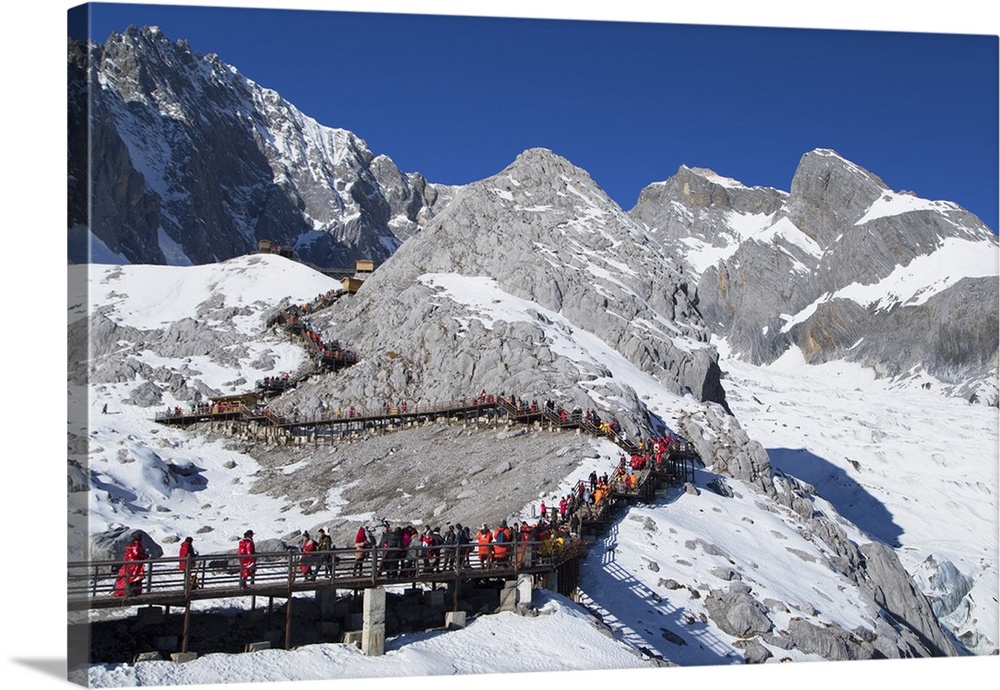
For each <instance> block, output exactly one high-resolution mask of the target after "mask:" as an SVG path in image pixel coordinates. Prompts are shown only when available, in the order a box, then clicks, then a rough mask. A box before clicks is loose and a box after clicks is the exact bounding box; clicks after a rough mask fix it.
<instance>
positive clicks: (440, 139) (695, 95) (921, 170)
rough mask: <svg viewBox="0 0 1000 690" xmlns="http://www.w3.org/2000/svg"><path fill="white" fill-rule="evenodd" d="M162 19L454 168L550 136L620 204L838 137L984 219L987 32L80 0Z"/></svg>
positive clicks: (239, 63)
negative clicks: (682, 180) (697, 171)
mask: <svg viewBox="0 0 1000 690" xmlns="http://www.w3.org/2000/svg"><path fill="white" fill-rule="evenodd" d="M91 8H92V12H91V18H92V24H91V29H90V31H91V37H92V38H93V39H94V40H97V41H104V40H105V39H106V38H107V36H108V35H109V34H110V33H111V32H112V31H121V30H123V29H125V28H126V27H127V26H128V25H130V24H134V25H137V26H142V25H157V26H159V27H160V28H161V29H162V30H163V32H164V34H165V35H166V36H167V37H168V38H170V39H172V40H178V39H186V40H188V41H189V42H190V44H191V48H192V49H193V50H195V51H197V52H202V53H217V54H218V55H219V56H220V57H221V58H222V59H223V60H224V61H225V62H228V63H229V64H231V65H233V66H235V67H236V68H237V69H238V70H239V71H240V72H242V73H243V74H244V75H246V76H247V77H250V78H251V79H253V80H254V81H256V82H258V83H259V84H261V85H263V86H266V87H269V88H273V89H275V90H276V91H278V92H279V93H280V94H281V95H282V96H284V97H285V98H286V99H287V100H289V101H290V102H292V103H293V104H294V105H296V106H297V107H298V108H299V109H300V110H302V111H303V112H304V113H306V114H307V115H309V116H311V117H314V118H315V119H316V120H318V121H319V122H320V123H322V124H324V125H328V126H331V127H341V128H345V129H349V130H351V131H353V132H355V133H356V134H357V135H359V136H360V137H362V138H363V139H365V141H366V142H367V143H368V145H369V147H370V148H371V149H372V151H373V152H374V153H376V154H380V153H384V154H386V155H388V156H389V157H390V158H392V159H393V160H394V161H395V162H396V164H397V165H398V166H399V167H400V168H401V169H403V170H405V171H408V172H420V173H422V174H424V175H425V176H426V177H427V178H428V179H429V180H431V181H432V182H440V183H446V184H463V183H467V182H472V181H474V180H478V179H482V178H484V177H488V176H490V175H492V174H494V173H496V172H498V171H499V170H501V169H502V168H504V167H505V166H506V165H508V164H509V163H510V162H511V161H512V160H513V159H514V158H515V157H516V156H517V154H518V153H520V152H521V151H523V150H524V149H527V148H530V147H533V146H544V147H546V148H549V149H552V150H553V151H555V152H556V153H557V154H559V155H562V156H564V157H566V158H567V159H569V160H570V161H571V162H573V163H574V164H576V165H578V166H580V167H582V168H584V169H585V170H587V171H588V172H589V173H590V175H591V176H592V177H593V178H594V180H595V181H596V182H597V183H598V184H599V185H600V186H601V187H603V188H604V189H605V190H606V191H607V192H608V193H609V194H610V195H611V196H612V197H613V198H614V199H615V200H616V201H617V202H618V203H619V205H621V206H622V207H623V208H624V209H626V210H628V209H630V208H631V207H632V206H633V205H634V204H635V202H636V200H637V198H638V195H639V192H640V190H641V189H642V188H643V187H644V186H645V185H647V184H649V183H651V182H654V181H659V180H664V179H666V178H668V177H670V176H671V175H673V174H674V173H675V172H676V171H677V168H678V167H679V166H680V165H689V166H700V167H707V168H711V169H713V170H715V171H716V172H717V173H719V174H722V175H725V176H728V177H732V178H735V179H737V180H739V181H741V182H743V183H744V184H747V185H763V186H771V187H776V188H778V189H783V190H788V189H789V188H790V185H791V180H792V176H793V174H794V171H795V168H796V166H797V164H798V162H799V159H800V158H801V157H802V155H803V154H805V153H806V152H808V151H810V150H812V149H814V148H832V149H834V150H836V151H837V152H838V153H840V154H841V155H843V156H844V157H845V158H848V159H849V160H851V161H853V162H855V163H857V164H858V165H861V166H862V167H864V168H866V169H868V170H870V171H871V172H873V173H875V174H876V175H878V176H879V177H881V178H882V179H883V180H884V181H885V183H886V184H887V185H888V186H889V187H890V188H892V189H894V190H909V191H912V192H914V193H916V194H917V195H919V196H921V197H925V198H929V199H946V200H950V201H955V202H957V203H959V204H961V205H962V206H964V207H966V208H967V209H969V210H970V211H972V212H973V213H975V214H976V215H978V216H979V217H980V218H982V219H983V220H984V221H985V222H986V224H987V225H989V226H990V227H991V228H993V229H994V231H996V229H997V227H998V223H997V215H998V209H997V196H998V192H997V190H998V184H1000V183H998V173H997V170H998V154H997V151H998V136H997V127H998V107H997V102H998V39H997V36H996V35H973V34H960V35H956V34H944V33H936V34H929V33H913V32H908V33H904V32H901V31H888V30H877V31H875V30H866V31H858V30H852V31H841V30H829V29H795V28H761V27H746V26H744V27H735V26H707V25H695V24H686V25H685V24H658V23H640V22H634V21H633V22H614V21H593V20H591V21H581V20H547V19H524V18H521V19H516V18H515V19H509V18H486V17H456V16H443V15H438V16H433V15H422V16H421V15H403V14H392V13H377V14H376V13H371V14H366V13H358V12H354V13H352V12H327V11H316V10H273V9H261V8H233V7H192V6H170V5H131V4H94V5H92V6H91Z"/></svg>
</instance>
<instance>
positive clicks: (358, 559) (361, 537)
mask: <svg viewBox="0 0 1000 690" xmlns="http://www.w3.org/2000/svg"><path fill="white" fill-rule="evenodd" d="M368 545H369V543H368V532H367V531H366V530H365V526H364V525H361V527H358V533H357V534H355V535H354V576H355V577H360V576H361V573H362V572H363V570H364V567H365V559H366V558H368Z"/></svg>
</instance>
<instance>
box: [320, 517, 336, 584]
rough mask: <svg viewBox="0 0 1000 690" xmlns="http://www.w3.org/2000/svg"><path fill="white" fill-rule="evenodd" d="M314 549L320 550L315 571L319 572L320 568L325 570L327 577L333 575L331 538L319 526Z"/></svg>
mask: <svg viewBox="0 0 1000 690" xmlns="http://www.w3.org/2000/svg"><path fill="white" fill-rule="evenodd" d="M316 550H317V551H319V552H320V554H321V555H320V557H319V558H320V565H319V566H317V567H316V571H317V572H319V570H320V568H323V569H325V570H326V574H327V577H333V554H332V553H330V551H333V539H332V538H331V537H330V535H329V534H327V533H326V532H325V531H324V530H323V528H322V527H320V528H319V539H318V540H317V542H316Z"/></svg>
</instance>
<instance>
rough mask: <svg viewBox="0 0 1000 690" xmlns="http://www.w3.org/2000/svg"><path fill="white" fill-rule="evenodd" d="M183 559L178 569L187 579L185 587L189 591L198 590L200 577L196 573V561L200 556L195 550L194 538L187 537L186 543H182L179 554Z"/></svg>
mask: <svg viewBox="0 0 1000 690" xmlns="http://www.w3.org/2000/svg"><path fill="white" fill-rule="evenodd" d="M177 555H178V557H179V558H180V559H181V561H180V563H178V567H179V568H180V569H181V572H183V573H184V574H185V575H187V578H186V579H185V581H184V586H185V587H188V588H189V589H197V587H198V576H197V574H195V572H194V567H195V566H194V559H195V556H197V555H198V554H197V553H196V552H195V550H194V538H193V537H186V538H185V539H184V541H182V542H181V549H180V552H179V553H178V554H177Z"/></svg>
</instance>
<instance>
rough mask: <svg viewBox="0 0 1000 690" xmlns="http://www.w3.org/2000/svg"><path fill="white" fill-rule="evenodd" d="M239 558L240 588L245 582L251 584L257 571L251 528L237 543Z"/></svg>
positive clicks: (242, 587) (255, 551)
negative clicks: (238, 543)
mask: <svg viewBox="0 0 1000 690" xmlns="http://www.w3.org/2000/svg"><path fill="white" fill-rule="evenodd" d="M238 551H239V554H240V556H241V558H240V589H246V588H247V584H248V582H249V584H253V580H254V574H255V573H256V572H257V558H256V557H255V556H254V554H255V553H257V546H256V545H255V544H254V542H253V530H252V529H248V530H247V531H246V532H244V533H243V538H242V539H240V545H239V549H238Z"/></svg>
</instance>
